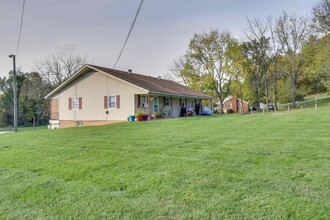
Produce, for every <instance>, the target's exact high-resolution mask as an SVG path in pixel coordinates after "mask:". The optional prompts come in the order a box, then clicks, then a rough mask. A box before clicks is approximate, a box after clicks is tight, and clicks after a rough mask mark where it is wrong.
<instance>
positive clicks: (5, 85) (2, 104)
mask: <svg viewBox="0 0 330 220" xmlns="http://www.w3.org/2000/svg"><path fill="white" fill-rule="evenodd" d="M24 80H25V75H24V74H23V73H22V72H21V71H20V70H18V71H16V87H17V97H19V96H20V94H21V91H22V85H23V82H24ZM0 92H2V93H3V94H2V95H1V96H0V109H1V110H2V111H3V118H2V119H0V120H2V121H3V123H4V124H7V125H10V124H12V123H13V118H14V116H13V114H14V102H13V100H14V93H13V72H12V71H10V72H9V74H8V77H6V76H5V77H2V78H1V77H0ZM18 106H19V104H18Z"/></svg>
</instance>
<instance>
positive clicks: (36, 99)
mask: <svg viewBox="0 0 330 220" xmlns="http://www.w3.org/2000/svg"><path fill="white" fill-rule="evenodd" d="M16 80H17V97H18V124H20V125H25V124H28V123H31V122H32V121H33V119H34V118H36V123H37V124H39V123H41V122H46V121H47V120H48V104H47V101H46V100H45V99H44V96H45V95H46V94H47V93H48V92H50V89H49V86H48V85H47V84H46V83H45V82H44V81H43V80H42V78H41V76H40V75H39V74H38V73H35V72H32V73H23V72H21V71H17V75H16ZM12 83H13V74H12V72H10V73H9V77H3V78H0V91H2V92H3V94H2V95H1V96H0V111H1V112H2V115H3V118H2V119H0V121H2V124H6V125H10V124H12V123H13V109H14V106H13V97H14V96H13V88H12Z"/></svg>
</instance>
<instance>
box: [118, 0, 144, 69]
mask: <svg viewBox="0 0 330 220" xmlns="http://www.w3.org/2000/svg"><path fill="white" fill-rule="evenodd" d="M143 1H144V0H141V2H140V5H139V7H138V9H137V11H136V13H135V17H134V20H133V23H132V25H131V28H130V29H129V31H128V34H127V36H126V40H125V42H124V45H123V47H122V48H121V51H120V53H119V56H118V58H117V60H116V62H115V65H113V69H114V68H115V67H116V65H117V63H118V61H119V59H120V57H121V54H122V53H123V51H124V48H125V46H126V43H127V41H128V38H129V36H130V35H131V32H132V30H133V27H134V24H135V21H136V19H137V17H138V15H139V13H140V10H141V7H142V4H143Z"/></svg>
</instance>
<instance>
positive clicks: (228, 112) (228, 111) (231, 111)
mask: <svg viewBox="0 0 330 220" xmlns="http://www.w3.org/2000/svg"><path fill="white" fill-rule="evenodd" d="M231 113H234V111H233V110H232V109H227V111H226V114H231Z"/></svg>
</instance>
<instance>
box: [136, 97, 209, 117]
mask: <svg viewBox="0 0 330 220" xmlns="http://www.w3.org/2000/svg"><path fill="white" fill-rule="evenodd" d="M134 100H135V101H134V114H136V113H137V112H145V113H146V114H147V115H148V119H153V118H155V116H161V117H162V118H176V117H185V116H196V115H201V112H202V109H203V105H202V101H203V100H204V101H208V102H210V104H209V106H212V99H211V98H208V99H206V98H201V97H191V96H184V95H181V96H180V95H173V94H164V93H148V94H135V95H134Z"/></svg>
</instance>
